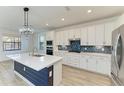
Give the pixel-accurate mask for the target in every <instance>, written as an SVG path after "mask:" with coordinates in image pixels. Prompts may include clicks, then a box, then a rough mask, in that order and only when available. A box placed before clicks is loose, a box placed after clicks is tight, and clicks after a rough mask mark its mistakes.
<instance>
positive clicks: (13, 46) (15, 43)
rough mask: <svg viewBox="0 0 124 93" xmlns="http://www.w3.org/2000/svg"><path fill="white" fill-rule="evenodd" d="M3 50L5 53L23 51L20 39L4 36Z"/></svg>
mask: <svg viewBox="0 0 124 93" xmlns="http://www.w3.org/2000/svg"><path fill="white" fill-rule="evenodd" d="M3 50H4V51H13V50H21V40H20V37H13V36H4V37H3Z"/></svg>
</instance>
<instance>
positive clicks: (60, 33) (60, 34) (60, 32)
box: [59, 31, 64, 45]
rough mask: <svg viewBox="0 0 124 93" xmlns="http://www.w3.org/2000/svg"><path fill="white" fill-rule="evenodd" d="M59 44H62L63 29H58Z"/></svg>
mask: <svg viewBox="0 0 124 93" xmlns="http://www.w3.org/2000/svg"><path fill="white" fill-rule="evenodd" d="M59 44H60V45H64V36H63V31H59Z"/></svg>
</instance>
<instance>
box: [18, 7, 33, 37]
mask: <svg viewBox="0 0 124 93" xmlns="http://www.w3.org/2000/svg"><path fill="white" fill-rule="evenodd" d="M28 11H29V8H27V7H25V8H24V25H23V27H22V28H20V29H19V32H20V33H21V35H26V36H28V35H31V34H33V33H34V30H33V28H32V27H31V25H29V24H28Z"/></svg>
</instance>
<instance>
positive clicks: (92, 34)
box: [88, 26, 95, 45]
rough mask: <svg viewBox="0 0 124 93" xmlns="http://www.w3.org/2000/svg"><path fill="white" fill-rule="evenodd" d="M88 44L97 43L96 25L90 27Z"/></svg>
mask: <svg viewBox="0 0 124 93" xmlns="http://www.w3.org/2000/svg"><path fill="white" fill-rule="evenodd" d="M88 45H95V26H89V27H88Z"/></svg>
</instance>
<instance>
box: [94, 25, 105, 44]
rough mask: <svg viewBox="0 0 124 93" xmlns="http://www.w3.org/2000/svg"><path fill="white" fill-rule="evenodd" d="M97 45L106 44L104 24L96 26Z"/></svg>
mask: <svg viewBox="0 0 124 93" xmlns="http://www.w3.org/2000/svg"><path fill="white" fill-rule="evenodd" d="M95 33H96V36H95V37H96V38H95V40H96V42H95V43H96V45H103V44H104V24H100V25H96V30H95Z"/></svg>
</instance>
